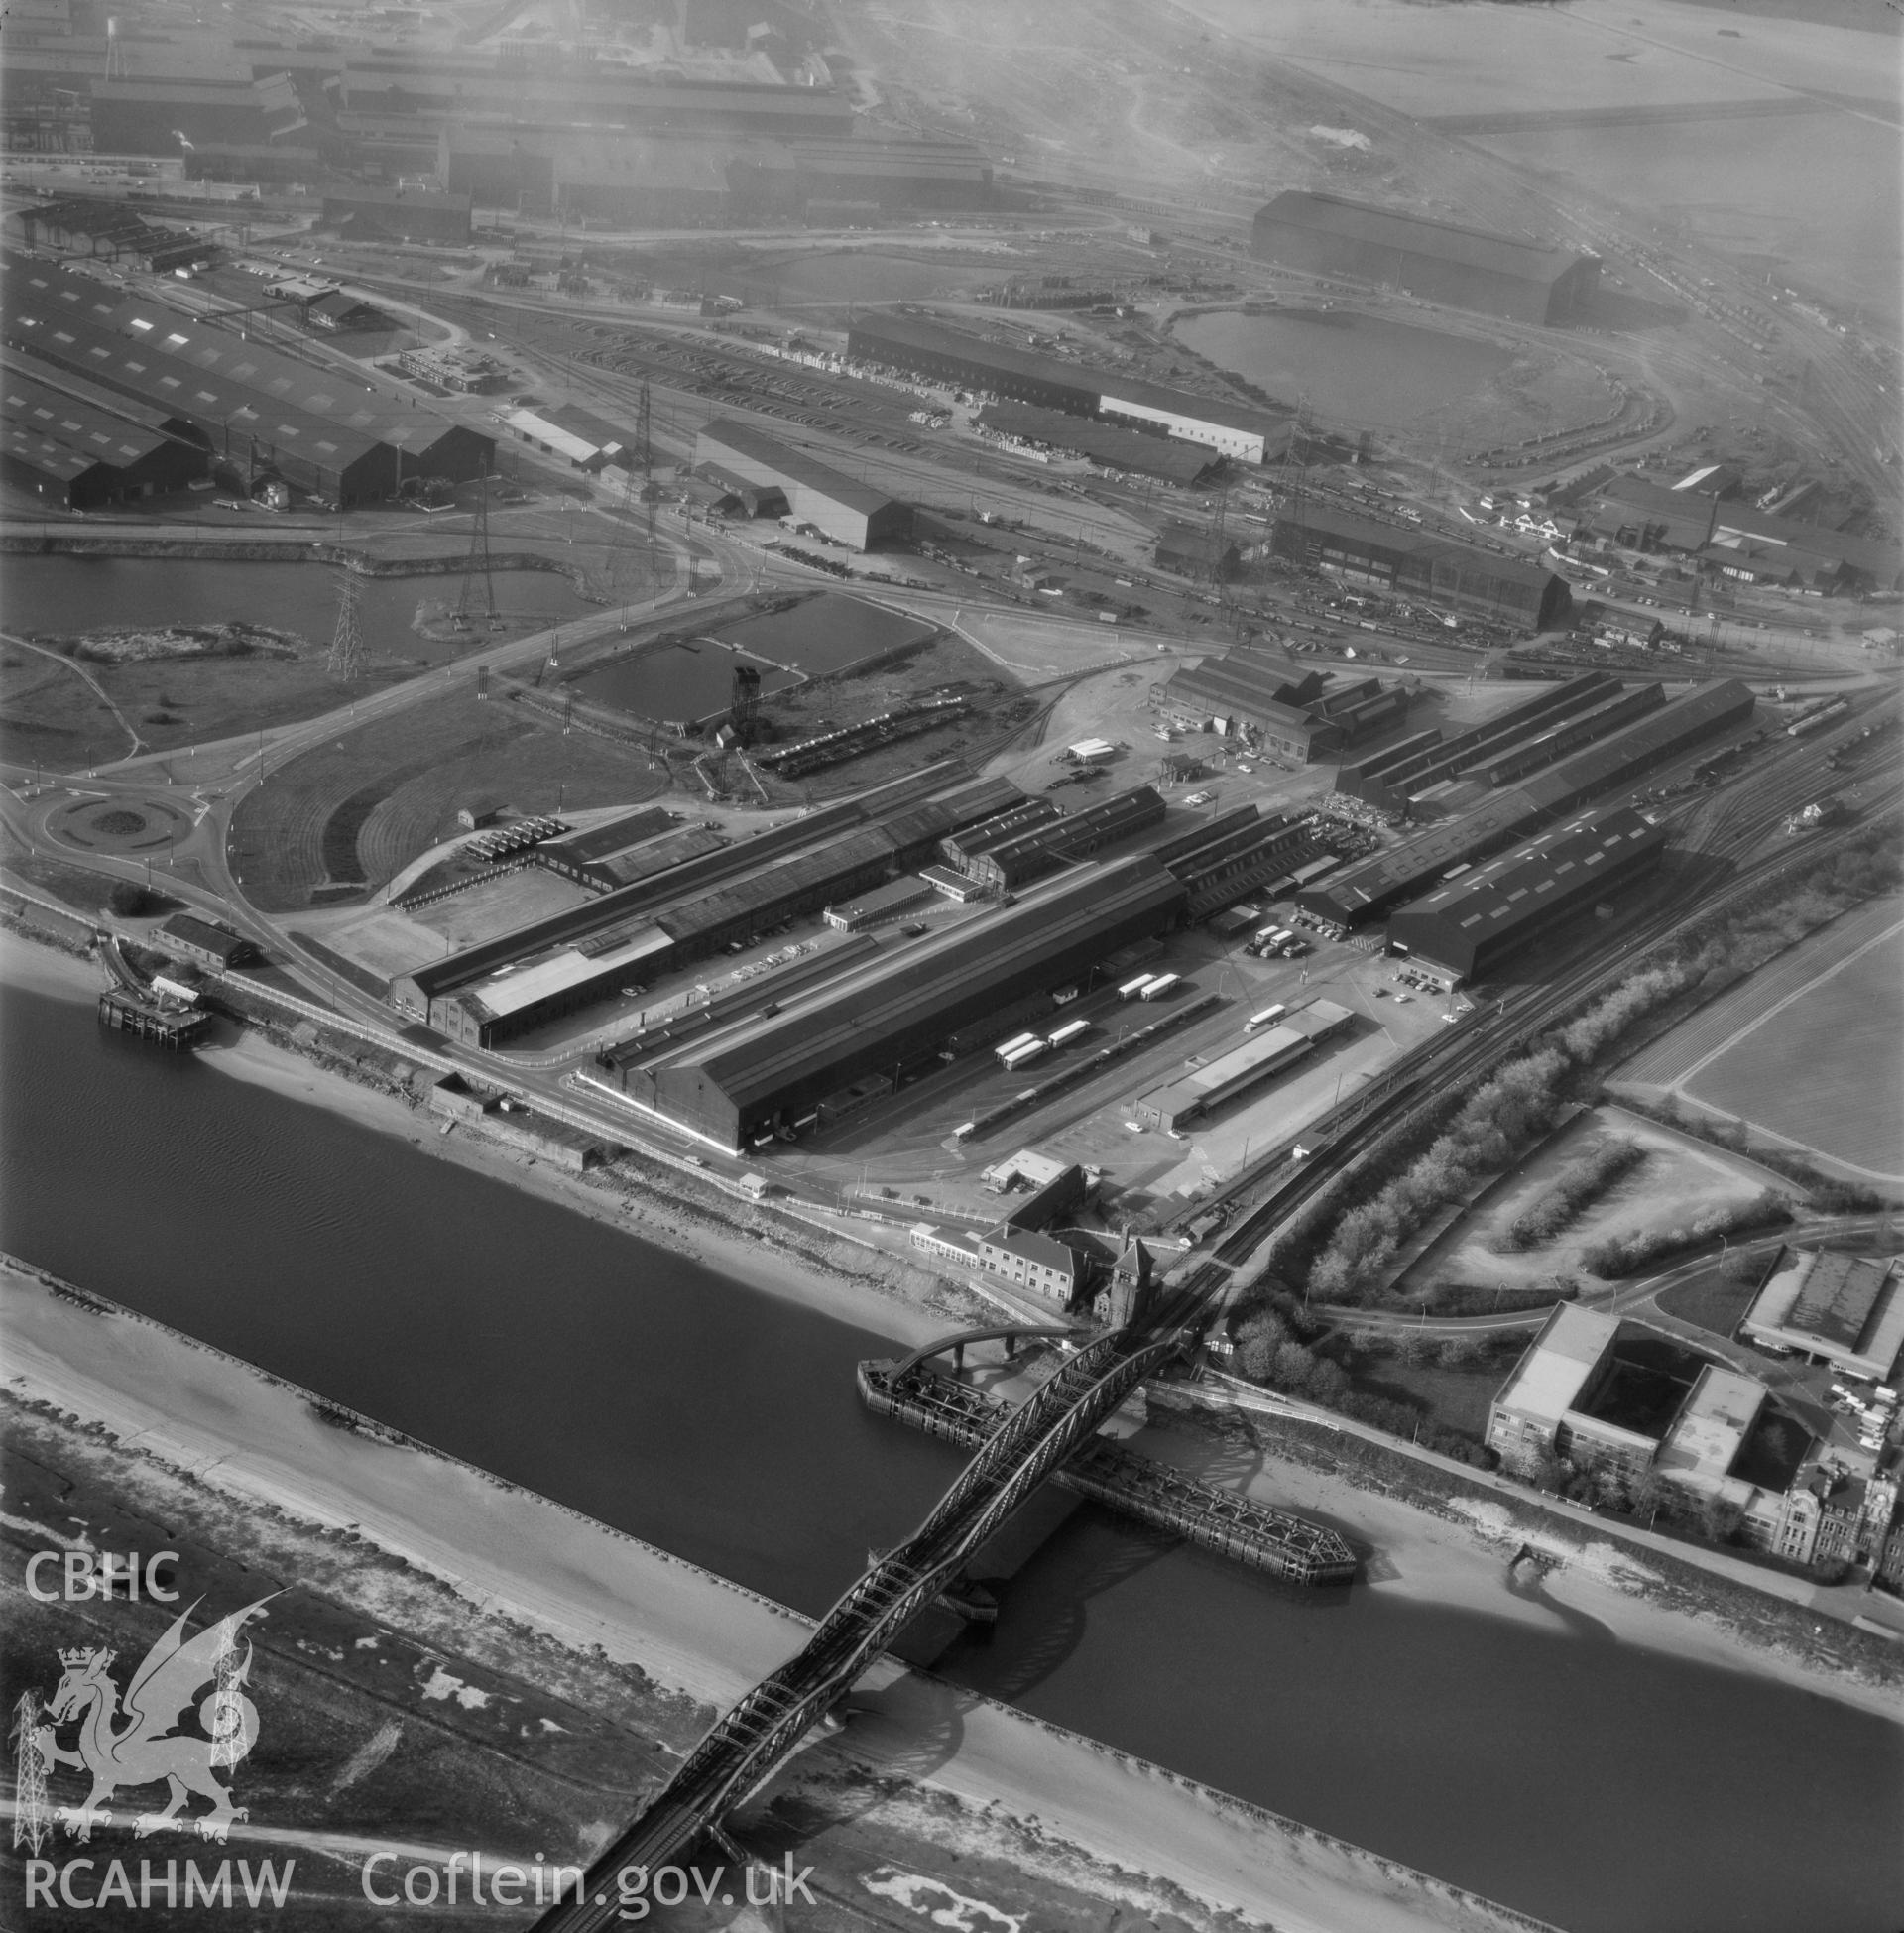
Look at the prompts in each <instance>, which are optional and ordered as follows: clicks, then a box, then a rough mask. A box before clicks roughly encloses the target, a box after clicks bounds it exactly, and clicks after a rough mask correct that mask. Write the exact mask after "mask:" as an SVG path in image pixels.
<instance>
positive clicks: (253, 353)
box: [5, 255, 496, 505]
mask: <svg viewBox="0 0 1904 1933" xmlns="http://www.w3.org/2000/svg"><path fill="white" fill-rule="evenodd" d="M6 296H7V302H6V315H5V330H6V341H7V346H8V347H9V348H10V349H13V350H16V351H24V352H25V353H26V354H27V355H28V356H31V357H34V358H36V359H38V360H39V361H42V362H45V363H49V364H51V365H53V366H54V367H55V368H57V369H59V370H61V371H63V372H66V374H68V375H72V376H76V377H79V378H81V379H83V380H84V381H86V382H88V383H90V384H93V385H96V386H98V387H99V388H101V389H104V390H107V391H110V392H113V393H115V394H117V395H119V396H123V397H127V398H130V399H131V400H132V401H134V402H135V403H137V404H140V405H141V406H144V407H145V408H147V409H152V410H163V411H168V412H171V413H173V414H174V415H175V416H176V418H177V420H178V421H179V423H183V424H186V425H189V426H190V429H191V431H192V433H194V434H195V435H196V436H198V437H199V438H201V439H202V440H203V442H204V444H205V446H206V447H208V448H209V449H210V451H211V453H212V456H213V459H214V461H215V462H218V463H221V464H226V465H229V466H231V467H233V468H236V469H238V470H241V471H242V472H243V473H244V477H245V480H246V482H247V483H248V484H249V483H253V482H256V481H258V480H260V479H262V478H265V477H269V476H279V477H282V478H283V479H284V480H285V481H286V482H287V483H289V484H291V485H293V486H295V487H296V488H297V489H300V490H304V491H307V492H309V493H310V494H311V495H313V496H316V497H319V498H321V499H325V500H328V501H332V502H336V503H340V504H344V505H350V504H355V503H363V502H375V501H377V500H378V499H380V498H382V497H387V496H389V495H391V494H392V493H393V492H394V491H395V490H396V488H397V485H398V484H399V482H400V481H402V480H403V479H404V478H406V477H413V476H442V477H447V478H448V479H449V480H450V481H452V482H460V481H463V480H465V479H467V478H470V477H475V476H479V475H481V474H483V473H484V472H485V471H487V470H489V469H492V468H493V467H494V465H495V450H496V445H495V441H494V439H493V438H491V437H489V436H485V435H482V434H480V433H478V432H477V431H476V430H473V429H469V428H466V427H464V426H463V425H462V424H461V423H449V422H446V421H445V420H444V419H443V418H441V417H439V416H436V415H434V414H433V413H432V412H430V411H428V410H422V409H417V408H415V407H410V408H403V407H400V406H399V405H398V404H397V403H396V402H395V401H394V400H393V399H391V398H389V397H386V396H384V395H383V394H382V393H381V392H379V391H376V390H373V389H370V388H369V387H367V386H366V387H364V388H361V389H360V388H358V387H356V385H355V384H354V383H353V382H352V380H351V379H350V378H349V377H348V376H346V375H344V374H343V373H342V372H339V371H334V370H331V369H328V368H323V367H318V366H315V365H313V364H311V363H308V362H304V361H302V360H300V359H299V358H297V357H295V356H290V355H286V354H285V353H283V352H282V351H280V350H277V349H272V348H268V347H266V346H265V345H264V344H263V343H261V342H258V341H256V340H255V339H248V338H247V337H245V336H242V335H239V334H238V333H237V332H236V331H235V330H231V329H221V328H215V327H213V326H212V325H211V324H210V323H209V322H208V321H206V320H205V319H204V318H202V317H200V316H196V315H186V314H183V313H181V312H180V311H179V310H177V309H173V308H168V307H166V306H165V305H164V304H163V303H160V302H153V301H151V300H150V299H149V298H147V297H144V296H133V297H120V296H118V295H117V293H116V292H115V291H113V290H111V289H109V288H106V287H104V286H102V285H101V284H99V283H97V282H94V281H92V280H90V279H89V278H88V277H85V276H79V275H71V274H68V273H66V272H65V271H64V270H61V269H57V268H51V267H48V266H46V265H44V264H42V263H38V262H31V261H27V260H25V259H23V258H21V257H18V256H13V255H9V256H8V257H7V258H6ZM50 380H53V381H61V380H63V378H60V377H56V378H51V379H50Z"/></svg>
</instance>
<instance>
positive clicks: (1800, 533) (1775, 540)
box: [1577, 475, 1904, 595]
mask: <svg viewBox="0 0 1904 1933" xmlns="http://www.w3.org/2000/svg"><path fill="white" fill-rule="evenodd" d="M1577 535H1578V536H1581V537H1583V538H1587V539H1590V540H1592V539H1604V540H1605V541H1606V543H1608V544H1618V545H1620V546H1621V547H1623V548H1627V549H1634V550H1677V551H1681V552H1685V553H1688V554H1690V555H1692V556H1694V557H1696V558H1697V560H1698V561H1699V563H1700V564H1701V565H1702V566H1703V567H1704V568H1705V569H1707V570H1708V571H1710V572H1712V573H1713V574H1714V575H1716V576H1721V577H1728V578H1731V579H1733V580H1734V581H1736V582H1739V583H1755V584H1778V585H1785V586H1789V587H1792V588H1795V589H1799V590H1815V591H1822V592H1825V593H1827V594H1828V595H1829V594H1831V593H1834V592H1840V591H1858V590H1862V591H1871V592H1878V593H1890V592H1894V591H1897V590H1899V589H1904V551H1900V549H1899V547H1898V545H1897V544H1895V543H1882V542H1879V541H1877V540H1875V539H1872V538H1865V537H1853V536H1849V535H1847V534H1846V533H1844V532H1843V531H1833V530H1827V529H1826V528H1825V527H1824V526H1823V525H1819V524H1806V523H1802V522H1800V521H1799V520H1798V519H1797V518H1795V517H1784V516H1780V515H1779V514H1778V513H1777V512H1776V511H1774V510H1758V509H1755V508H1753V507H1752V506H1750V505H1747V504H1737V503H1724V502H1722V501H1721V500H1720V498H1719V497H1718V496H1717V495H1715V494H1713V493H1711V492H1710V491H1709V490H1705V489H1701V488H1699V487H1697V486H1686V487H1682V486H1680V485H1671V486H1669V485H1666V484H1662V483H1655V482H1653V481H1652V480H1651V479H1650V478H1647V477H1641V476H1630V475H1629V476H1619V477H1615V478H1613V479H1612V481H1611V482H1609V483H1607V484H1606V485H1605V487H1604V488H1603V489H1602V490H1601V491H1600V493H1599V495H1598V497H1597V498H1596V500H1595V502H1594V503H1593V504H1592V505H1591V506H1590V507H1589V509H1588V510H1587V511H1586V513H1585V514H1584V515H1583V516H1582V517H1581V519H1580V521H1579V524H1578V526H1577Z"/></svg>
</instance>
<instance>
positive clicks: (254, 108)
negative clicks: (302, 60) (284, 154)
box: [91, 73, 309, 156]
mask: <svg viewBox="0 0 1904 1933" xmlns="http://www.w3.org/2000/svg"><path fill="white" fill-rule="evenodd" d="M91 96H92V140H93V146H94V148H95V149H96V150H97V151H98V152H99V153H101V154H114V155H164V156H177V155H179V154H180V153H181V152H182V151H183V150H184V149H186V148H188V147H189V146H191V145H192V144H194V143H196V142H199V141H219V142H224V143H226V144H227V145H235V146H239V147H268V146H270V145H272V144H273V143H275V142H280V141H290V140H294V139H296V138H297V136H299V135H303V136H304V137H305V138H304V140H303V141H302V142H301V143H300V144H299V145H301V146H308V145H309V138H308V128H309V123H308V121H307V120H306V119H305V117H304V110H303V107H302V105H301V103H300V102H299V101H298V99H297V89H296V88H295V87H294V86H293V85H292V83H291V79H290V76H289V75H287V74H282V73H278V74H269V75H266V76H264V77H263V78H260V79H254V78H252V77H251V76H250V75H246V76H244V77H243V78H234V79H233V80H230V81H227V82H222V83H221V82H219V81H215V80H207V79H192V80H171V79H151V80H104V79H100V80H95V81H93V82H92V83H91ZM180 135H183V136H184V141H183V142H180V140H179V136H180Z"/></svg>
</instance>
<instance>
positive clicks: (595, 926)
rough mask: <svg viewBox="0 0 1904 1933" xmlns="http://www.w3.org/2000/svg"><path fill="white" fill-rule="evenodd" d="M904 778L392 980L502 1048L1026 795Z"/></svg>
mask: <svg viewBox="0 0 1904 1933" xmlns="http://www.w3.org/2000/svg"><path fill="white" fill-rule="evenodd" d="M883 789H886V790H889V791H891V790H893V789H895V788H891V787H888V788H883ZM896 789H897V791H898V796H897V797H895V798H894V799H892V801H891V803H890V807H889V809H887V810H886V811H883V812H881V811H874V812H867V811H865V810H862V811H861V812H860V813H859V814H857V815H856V816H853V817H847V816H842V817H840V818H838V819H833V818H831V816H830V815H822V814H814V815H813V816H811V817H809V818H806V819H796V820H792V821H789V822H788V823H787V824H786V825H783V826H780V827H776V828H774V829H773V831H771V832H766V833H762V834H759V835H757V836H756V837H755V838H753V839H750V840H743V841H741V842H739V843H737V844H735V845H731V846H724V847H722V848H721V849H720V850H719V851H717V852H712V853H708V854H706V855H705V856H704V857H702V858H699V859H690V860H688V861H687V862H686V863H684V864H682V865H680V866H676V867H673V868H671V869H669V870H668V871H665V872H660V873H656V874H654V875H653V876H651V877H647V878H643V879H641V880H638V881H637V882H636V883H634V884H633V885H630V886H627V887H622V888H618V889H616V890H614V891H612V892H608V893H605V894H603V895H602V896H601V897H600V898H599V899H597V900H594V901H592V902H590V903H589V904H588V905H586V906H574V907H570V908H568V909H566V910H565V911H563V912H561V913H556V914H553V915H550V916H549V917H548V918H546V919H542V920H538V921H535V922H534V923H533V924H532V925H530V926H527V927H523V928H519V929H518V930H517V931H516V932H514V933H508V934H504V935H501V936H500V937H499V938H498V939H495V940H491V941H487V942H484V943H483V944H481V945H479V946H476V947H468V948H465V949H464V951H463V952H462V953H461V954H458V955H454V956H452V957H451V958H450V959H448V960H444V961H439V962H435V963H434V964H433V965H425V966H420V967H417V968H415V969H413V970H412V972H411V973H409V974H407V975H403V976H400V977H399V979H398V980H397V981H396V982H394V983H393V987H392V994H393V998H394V999H395V1000H396V1002H397V1004H398V1005H400V1006H403V1007H407V1008H409V1009H411V1010H412V1011H418V1010H421V1011H424V1012H426V1013H427V1015H428V1018H429V1024H430V1025H431V1026H432V1027H437V1028H439V1029H440V1030H441V1031H443V1032H444V1033H446V1034H448V1035H449V1037H450V1038H451V1039H455V1040H465V1041H468V1042H470V1043H471V1044H473V1045H477V1046H483V1047H495V1046H500V1045H503V1044H505V1043H506V1042H507V1041H509V1040H511V1039H514V1038H517V1037H518V1036H520V1035H521V1034H523V1033H526V1032H529V1031H532V1030H533V1029H534V1028H535V1027H541V1026H545V1025H546V1024H547V1023H548V1022H550V1021H553V1020H557V1019H559V1018H560V1017H561V1016H563V1015H564V1014H568V1013H573V1012H574V1011H575V1010H576V1009H578V1008H581V1007H586V1006H590V1005H593V1004H594V1003H596V1002H598V1001H602V1000H605V999H608V998H610V997H612V996H613V995H615V994H617V993H619V992H621V991H622V990H623V989H624V988H625V987H627V986H631V985H636V984H639V985H643V986H646V985H647V984H649V982H650V981H651V980H652V979H654V978H657V977H659V976H661V975H663V974H667V973H671V972H673V971H674V970H675V969H677V968H679V967H682V966H687V965H690V964H692V963H693V962H694V961H695V960H698V959H702V958H705V957H706V956H707V955H708V954H709V953H712V952H714V951H716V950H718V949H719V948H720V947H721V946H723V945H725V944H726V943H727V942H728V941H730V940H734V939H741V940H748V939H752V938H755V937H757V936H758V935H759V934H761V933H763V932H765V931H767V930H768V929H770V928H771V927H773V926H774V925H777V924H779V923H780V922H781V921H783V920H786V919H792V918H797V917H798V916H799V915H800V914H802V913H805V912H814V911H818V910H819V909H820V908H822V907H823V906H827V905H828V904H830V903H831V902H833V901H835V900H838V899H841V898H844V897H846V896H848V895H851V894H854V893H857V892H861V891H863V890H866V889H868V888H871V887H874V886H878V885H881V884H883V883H884V882H886V881H887V880H889V879H891V878H892V877H893V876H894V875H895V874H896V873H899V872H903V871H905V870H906V869H908V868H909V867H911V866H914V865H917V864H918V863H920V862H921V861H922V860H924V859H926V858H927V857H929V856H930V855H931V854H932V853H933V852H934V851H936V849H937V846H938V842H939V840H940V839H941V838H942V837H944V836H945V834H946V833H948V832H950V831H953V830H955V829H957V827H958V826H960V825H963V824H970V823H973V822H974V821H975V820H977V819H980V818H984V817H987V816H989V815H991V814H992V813H993V812H995V811H997V809H998V808H999V806H1000V805H1001V804H1002V803H1006V802H1009V801H1010V800H1011V799H1013V798H1016V797H1018V796H1020V794H1019V793H1018V791H1017V788H1016V787H1015V786H1013V785H1010V784H1009V783H1008V782H1006V781H1004V780H997V779H981V780H974V781H971V782H969V783H968V784H966V785H962V786H959V787H957V788H956V789H954V790H952V791H950V792H948V793H947V794H946V795H945V796H943V797H940V798H925V797H919V796H917V795H916V794H915V793H913V791H912V790H911V788H910V786H909V785H906V784H903V783H902V785H901V786H900V787H898V788H896ZM875 796H877V794H876V795H875ZM836 809H837V808H836ZM823 818H825V819H827V821H828V822H827V823H816V821H819V820H821V819H823ZM828 833H830V834H831V836H830V837H828V836H819V837H816V836H815V835H816V834H820V835H825V834H828Z"/></svg>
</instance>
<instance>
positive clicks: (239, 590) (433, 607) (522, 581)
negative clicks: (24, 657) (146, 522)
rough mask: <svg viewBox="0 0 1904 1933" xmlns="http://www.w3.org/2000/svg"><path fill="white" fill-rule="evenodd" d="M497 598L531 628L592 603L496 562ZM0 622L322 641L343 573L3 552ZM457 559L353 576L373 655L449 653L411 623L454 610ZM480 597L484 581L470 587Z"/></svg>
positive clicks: (75, 631) (551, 574)
mask: <svg viewBox="0 0 1904 1933" xmlns="http://www.w3.org/2000/svg"><path fill="white" fill-rule="evenodd" d="M494 582H495V586H496V608H497V609H498V611H500V612H501V613H502V614H503V615H504V616H505V617H506V618H508V619H509V621H510V628H511V629H512V630H514V631H536V630H540V629H541V628H542V627H544V626H546V625H551V624H556V623H560V622H561V621H563V620H565V619H568V618H577V617H583V616H586V615H588V614H590V613H592V612H595V611H597V610H599V608H600V607H599V606H598V605H594V604H588V603H584V602H583V600H582V599H581V598H579V597H578V596H577V595H576V594H575V590H574V587H573V586H572V585H571V584H570V583H569V581H568V579H567V578H566V577H564V576H562V575H560V574H559V573H558V572H555V571H552V570H499V571H497V572H496V573H495V576H494ZM0 584H3V586H4V588H0V623H4V625H5V626H6V628H7V629H8V630H10V631H19V632H25V633H27V634H29V635H32V634H36V633H37V634H41V635H49V636H54V637H62V638H70V637H76V636H78V635H80V634H81V633H84V632H91V631H125V630H131V629H133V628H135V627H143V626H147V625H153V626H158V625H212V624H224V623H229V622H233V621H236V620H239V619H242V620H243V621H244V622H245V623H247V624H256V625H267V626H269V627H271V628H272V629H273V630H276V631H290V632H295V633H296V634H297V635H298V636H299V637H301V638H303V639H305V640H306V641H307V642H308V643H309V644H311V645H313V646H317V647H319V648H322V647H325V646H328V644H329V643H330V636H331V632H332V629H333V628H334V627H335V625H336V622H337V602H338V599H339V597H340V596H341V595H342V592H343V573H342V571H341V570H340V569H339V568H338V566H336V565H335V564H312V563H225V562H221V561H218V560H216V559H212V558H200V557H180V558H167V557H75V556H42V557H9V558H8V559H7V560H6V572H5V576H4V579H0ZM461 590H462V573H461V572H460V571H458V572H456V573H454V574H452V575H450V576H445V577H363V578H359V579H358V583H357V591H358V602H357V610H358V621H359V623H360V624H361V625H362V627H363V633H364V644H365V647H366V649H367V650H368V652H369V653H370V655H371V657H372V659H373V660H375V659H376V658H377V657H379V656H388V657H395V658H407V659H416V658H430V659H434V658H447V657H449V656H451V655H452V653H451V650H450V647H449V645H448V644H447V643H445V642H443V641H440V640H435V641H433V640H431V639H429V638H427V637H425V636H423V635H422V634H420V633H418V632H417V631H416V630H415V629H414V628H413V627H414V626H415V624H416V618H417V614H418V612H419V611H421V612H423V613H424V614H425V615H426V616H427V615H442V614H444V613H445V612H446V611H453V610H454V609H455V607H456V601H457V598H458V596H459V594H460V593H461ZM472 608H474V609H475V610H477V611H480V610H481V608H482V587H481V585H480V584H478V585H477V586H476V587H475V589H474V592H473V594H472Z"/></svg>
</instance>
